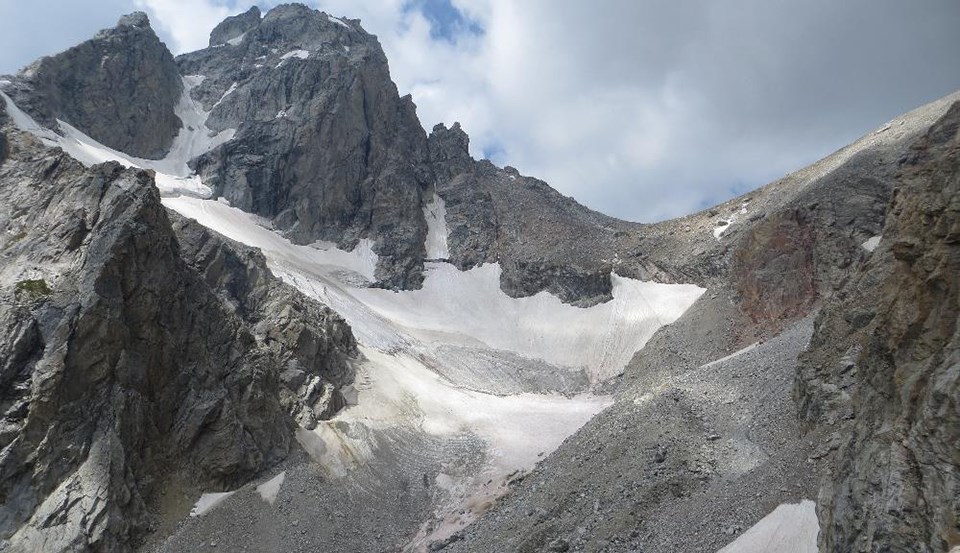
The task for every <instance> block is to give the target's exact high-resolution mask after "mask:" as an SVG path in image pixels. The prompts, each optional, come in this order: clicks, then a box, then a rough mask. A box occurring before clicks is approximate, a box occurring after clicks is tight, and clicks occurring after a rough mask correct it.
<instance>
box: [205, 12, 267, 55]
mask: <svg viewBox="0 0 960 553" xmlns="http://www.w3.org/2000/svg"><path fill="white" fill-rule="evenodd" d="M262 16H263V14H261V13H260V8H258V7H256V6H253V7H252V8H250V9H249V10H247V11H246V12H244V13H241V14H239V15H234V16H231V17H228V18H226V19H224V20H223V21H221V22H220V24H219V25H217V26H216V27H214V28H213V31H211V32H210V46H221V45H224V44H227V43H232V42H236V41H238V40H240V39H242V37H243V35H244V34H246V32H247V31H249V30H250V29H253V28H254V27H256V26H257V25H259V24H260V18H261V17H262Z"/></svg>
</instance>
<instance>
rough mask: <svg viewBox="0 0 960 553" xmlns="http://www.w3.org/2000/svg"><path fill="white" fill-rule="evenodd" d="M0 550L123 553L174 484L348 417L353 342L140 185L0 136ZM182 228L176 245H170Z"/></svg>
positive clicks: (225, 475) (223, 479)
mask: <svg viewBox="0 0 960 553" xmlns="http://www.w3.org/2000/svg"><path fill="white" fill-rule="evenodd" d="M0 135H2V136H4V142H5V143H6V144H7V149H8V154H7V156H6V159H4V160H3V161H2V164H0V200H2V201H0V229H2V231H3V233H2V238H0V255H2V256H3V263H2V265H0V296H2V301H0V328H2V329H3V330H4V332H3V335H2V336H0V359H2V362H0V389H2V390H3V392H2V397H0V410H2V415H0V416H2V419H0V498H2V501H0V504H2V506H0V538H3V539H5V540H8V542H7V545H8V546H9V547H10V548H11V550H13V551H75V550H98V551H116V550H127V549H128V548H129V547H130V546H131V545H132V544H134V543H136V541H137V540H138V539H139V538H140V537H141V536H143V535H144V532H145V531H146V530H147V529H148V528H149V527H150V526H151V524H152V523H151V516H152V515H150V514H148V511H147V508H146V505H147V502H148V501H149V500H150V498H151V497H152V496H153V495H154V494H157V493H160V491H161V490H162V488H163V487H164V485H165V482H167V481H168V479H170V478H174V477H176V478H177V479H179V480H181V481H187V482H188V483H189V484H190V485H193V486H197V487H202V488H204V489H217V488H222V487H225V486H230V485H236V484H238V483H242V482H245V481H246V479H248V478H250V477H251V476H253V475H255V474H257V473H258V472H259V471H261V470H262V469H264V468H266V467H268V466H270V465H271V464H273V463H276V462H277V461H279V460H281V459H283V458H284V457H285V456H286V455H287V453H288V452H289V451H290V448H291V446H292V443H293V431H294V428H295V426H296V422H297V421H299V422H300V423H302V424H305V425H310V424H313V423H315V421H316V420H317V419H318V418H322V417H324V416H328V415H330V414H331V413H332V412H334V411H335V410H336V409H337V408H338V407H339V406H340V405H341V404H342V396H340V394H339V392H338V390H339V388H340V387H341V386H344V385H346V384H348V383H349V382H350V381H351V380H352V369H351V366H350V357H352V356H353V355H355V353H356V349H355V344H354V342H353V337H352V334H351V332H350V329H349V327H347V326H346V324H345V323H344V322H343V321H342V319H340V318H339V317H338V316H336V315H335V314H333V313H332V312H331V311H329V310H328V309H326V308H324V307H322V306H320V305H318V304H316V303H314V302H312V301H309V300H307V299H306V298H305V297H303V296H302V295H301V294H299V292H296V291H294V290H292V289H290V288H288V287H287V286H285V285H282V284H281V283H280V282H279V281H278V280H276V279H275V278H274V277H273V276H272V275H271V274H270V272H269V271H268V270H267V269H266V266H265V264H264V261H263V259H262V257H261V256H260V255H259V253H258V252H255V251H252V250H249V249H248V248H242V247H239V246H238V245H236V244H232V243H230V242H228V241H226V240H224V239H221V238H219V237H218V236H216V235H214V234H212V233H211V232H209V231H207V230H205V229H202V228H199V227H198V226H197V225H196V224H194V223H192V222H187V221H183V220H176V221H175V223H174V224H173V225H171V221H170V218H169V216H168V215H167V212H166V210H165V209H164V208H163V206H162V205H161V203H160V198H159V195H158V192H157V189H156V187H155V186H154V183H153V178H152V174H151V173H149V172H146V171H139V170H129V169H123V168H122V167H121V166H119V165H118V164H115V163H108V164H103V165H98V166H94V167H92V168H90V169H86V168H84V167H83V166H82V165H80V164H79V163H78V162H76V161H74V160H72V159H70V158H68V157H67V156H66V155H65V154H63V153H62V152H60V151H59V150H51V149H48V148H46V147H44V146H42V145H41V144H40V143H39V142H38V141H37V140H36V139H34V138H33V137H32V136H30V135H27V134H26V133H21V132H18V131H15V130H12V129H11V128H10V126H9V125H8V126H4V127H3V128H2V132H0ZM174 227H176V230H177V232H176V233H175V232H174Z"/></svg>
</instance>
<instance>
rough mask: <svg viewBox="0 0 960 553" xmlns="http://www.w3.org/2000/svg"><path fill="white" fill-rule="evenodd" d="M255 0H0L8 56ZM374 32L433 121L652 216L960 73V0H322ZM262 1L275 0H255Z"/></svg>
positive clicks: (904, 107) (594, 197) (20, 59)
mask: <svg viewBox="0 0 960 553" xmlns="http://www.w3.org/2000/svg"><path fill="white" fill-rule="evenodd" d="M254 3H255V2H253V1H251V0H32V1H31V2H29V3H25V2H22V1H20V0H0V74H2V73H10V72H14V71H16V70H17V69H18V68H19V67H21V66H23V65H26V64H27V63H29V62H30V61H32V60H33V59H35V58H37V57H39V56H42V55H48V54H53V53H56V52H58V51H61V50H63V49H65V48H67V47H69V46H71V45H73V44H75V43H78V42H80V41H82V40H85V39H86V38H89V37H90V36H92V35H93V34H94V33H95V32H96V31H97V30H98V29H100V28H104V27H110V26H113V25H114V24H115V23H116V20H117V19H118V18H119V16H120V15H122V14H124V13H128V12H130V11H133V10H138V9H139V10H143V11H145V12H147V13H148V14H149V15H150V18H151V21H152V22H153V26H154V28H155V29H156V30H157V33H158V34H159V35H160V37H161V39H162V40H163V41H164V42H166V44H167V45H168V47H169V48H170V49H171V50H172V51H173V52H174V53H175V54H176V53H182V52H186V51H191V50H195V49H198V48H202V47H204V46H206V44H207V38H208V35H209V32H210V30H211V29H212V28H213V26H214V25H216V23H217V22H219V21H220V20H221V19H223V18H224V17H226V16H227V15H231V14H233V13H238V12H241V11H245V10H246V9H247V8H248V7H249V6H250V5H253V4H254ZM305 3H307V4H309V5H311V6H313V7H316V8H318V9H322V10H324V11H326V12H328V13H330V14H332V15H336V16H346V17H350V18H360V19H361V20H362V24H363V26H364V28H365V29H366V30H367V31H369V32H371V33H373V34H376V35H377V36H378V37H379V39H380V41H381V43H382V44H383V46H384V50H385V51H386V53H387V57H388V59H389V60H390V69H391V75H392V77H393V79H394V81H395V82H396V83H397V86H398V88H399V89H400V93H401V94H406V93H411V94H413V98H414V101H415V102H416V104H417V106H418V113H419V116H420V120H421V122H422V123H423V125H424V127H425V128H426V129H428V130H429V129H431V128H432V127H433V125H434V124H435V123H438V122H444V123H446V124H447V125H450V124H452V123H453V122H455V121H459V122H460V123H461V125H462V126H463V128H464V130H466V131H467V132H468V133H469V134H470V137H471V152H472V153H473V155H474V156H475V157H478V158H482V157H487V158H490V159H491V160H493V161H494V162H495V163H497V164H498V165H512V166H514V167H516V168H517V169H519V170H520V172H521V173H523V174H525V175H530V176H535V177H538V178H542V179H544V180H546V181H547V182H548V183H550V184H551V185H552V186H553V187H554V188H556V189H557V190H559V191H560V192H561V193H563V194H565V195H568V196H572V197H574V198H576V199H577V201H579V202H581V203H583V204H585V205H587V206H588V207H591V208H593V209H596V210H598V211H602V212H604V213H608V214H610V215H614V216H617V217H620V218H624V219H629V220H634V221H643V222H652V221H657V220H662V219H665V218H670V217H675V216H679V215H683V214H686V213H690V212H693V211H697V210H699V209H703V208H706V207H709V206H711V205H713V204H716V203H718V202H720V201H723V200H725V199H728V198H731V197H733V196H736V195H739V194H741V193H744V192H747V191H749V190H751V189H754V188H756V187H758V186H761V185H763V184H765V183H767V182H770V181H772V180H775V179H777V178H779V177H781V176H783V175H785V174H787V173H789V172H790V171H793V170H796V169H799V168H801V167H803V166H805V165H807V164H809V163H812V162H813V161H816V160H817V159H819V158H821V157H823V156H825V155H828V154H829V153H831V152H832V151H834V150H836V149H838V148H840V147H842V146H844V145H845V144H848V143H850V142H852V141H853V140H855V139H856V138H857V137H859V136H861V135H863V134H865V133H867V132H869V131H871V130H872V129H874V128H877V127H880V126H881V125H882V124H883V123H884V122H886V121H888V120H889V119H892V118H893V117H895V116H897V115H899V114H901V113H903V112H906V111H909V110H910V109H913V108H915V107H918V106H920V105H923V104H925V103H927V102H930V101H932V100H935V99H937V98H939V97H942V96H944V95H946V94H949V93H951V92H953V91H955V90H958V89H960V62H958V61H957V52H960V32H958V31H957V29H960V2H957V1H956V0H844V1H843V2H837V1H836V0H804V1H803V2H795V1H788V0H685V1H683V2H678V1H676V0H605V1H603V2H587V1H586V0H579V1H573V0H523V1H517V0H310V1H307V2H305ZM256 4H257V5H259V6H260V7H261V9H269V8H270V7H271V6H273V5H275V4H277V2H273V1H261V2H256Z"/></svg>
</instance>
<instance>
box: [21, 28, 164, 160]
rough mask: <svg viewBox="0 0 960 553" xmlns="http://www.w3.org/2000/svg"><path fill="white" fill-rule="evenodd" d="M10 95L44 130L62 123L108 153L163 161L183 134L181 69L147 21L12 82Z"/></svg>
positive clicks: (47, 61) (100, 37) (40, 64)
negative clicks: (179, 110) (177, 109)
mask: <svg viewBox="0 0 960 553" xmlns="http://www.w3.org/2000/svg"><path fill="white" fill-rule="evenodd" d="M12 80H13V83H12V85H11V86H10V87H9V90H8V93H9V94H10V96H11V97H13V99H14V100H15V101H16V102H17V105H18V106H19V107H20V108H21V109H23V110H24V111H26V112H27V113H29V114H30V115H31V116H33V118H34V119H36V120H37V121H38V122H40V123H41V124H43V125H45V126H47V127H50V128H53V129H56V128H57V125H56V120H57V119H61V120H63V121H66V122H67V123H69V124H71V125H73V126H74V127H76V128H78V129H80V130H81V131H83V132H84V133H86V134H88V135H89V136H91V137H92V138H94V139H95V140H97V141H99V142H100V143H102V144H105V145H106V146H109V147H111V148H114V149H116V150H120V151H122V152H125V153H127V154H130V155H133V156H137V157H142V158H148V159H159V158H161V157H163V156H164V155H165V154H166V153H167V151H168V150H169V148H170V145H171V143H172V142H173V139H174V137H175V136H176V135H177V132H178V131H179V129H180V126H181V124H180V119H179V118H178V117H177V116H176V115H175V113H174V107H175V106H176V105H177V103H178V102H179V101H180V93H181V90H182V89H183V86H182V83H181V79H180V75H179V73H178V72H177V66H176V64H175V63H174V61H173V56H172V55H170V52H169V51H167V48H166V46H164V45H163V43H162V42H160V39H158V38H157V35H156V34H154V32H153V29H151V28H150V21H149V20H148V19H147V16H146V15H145V14H143V13H139V12H138V13H134V14H131V15H127V16H124V17H123V18H122V19H120V22H119V23H118V24H117V26H116V27H115V28H113V29H106V30H103V31H101V32H100V33H99V34H97V36H96V37H94V38H93V39H91V40H88V41H87V42H84V43H82V44H80V45H78V46H75V47H73V48H70V49H69V50H67V51H65V52H63V53H60V54H57V55H55V56H50V57H45V58H41V59H40V60H38V61H37V62H35V63H33V64H32V65H30V66H29V67H27V68H26V69H24V70H23V71H22V72H21V73H19V74H18V75H16V76H15V77H13V78H12Z"/></svg>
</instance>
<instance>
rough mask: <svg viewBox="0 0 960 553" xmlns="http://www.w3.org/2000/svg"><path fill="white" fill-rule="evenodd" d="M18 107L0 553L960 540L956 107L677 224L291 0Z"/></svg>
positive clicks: (36, 78)
mask: <svg viewBox="0 0 960 553" xmlns="http://www.w3.org/2000/svg"><path fill="white" fill-rule="evenodd" d="M0 98H2V101H0V540H2V541H0V551H11V552H18V553H19V552H67V551H94V552H127V551H142V552H163V553H175V552H188V551H230V552H233V551H251V552H254V551H256V552H261V551H262V552H296V551H304V552H306V551H310V552H318V551H327V552H347V553H380V552H391V551H392V552H401V551H402V552H418V551H439V550H443V551H447V552H451V553H455V552H456V553H460V552H463V553H466V552H471V553H490V552H501V551H503V552H510V553H536V552H545V551H552V552H564V551H582V552H590V553H594V552H610V553H614V552H617V553H621V552H623V553H626V552H644V553H653V552H709V553H716V552H718V551H722V552H723V553H760V552H771V551H778V552H784V553H801V552H816V551H821V552H825V553H849V552H880V551H910V552H918V553H919V552H922V553H944V552H947V551H955V549H954V548H956V547H958V546H960V446H958V444H960V319H958V315H960V93H956V94H953V95H951V96H948V97H946V98H943V99H941V100H939V101H936V102H934V103H932V104H929V105H926V106H923V107H920V108H918V109H917V110H915V111H912V112H910V113H907V114H905V115H903V116H901V117H899V118H897V119H895V120H893V121H890V122H888V123H886V124H884V125H882V126H881V127H879V128H878V129H877V130H876V131H875V132H871V133H870V134H868V135H866V136H864V137H863V138H861V139H860V140H858V141H856V142H855V143H853V144H851V145H849V146H847V147H845V148H843V149H841V150H839V151H837V152H835V153H834V154H832V155H830V156H828V157H826V158H824V159H823V160H821V161H819V162H817V163H815V164H813V165H811V166H809V167H807V168H804V169H802V170H800V171H797V172H796V173H793V174H790V175H787V176H785V177H783V178H781V179H778V180H776V181H774V182H771V183H769V184H768V185H766V186H764V187H761V188H759V189H757V190H755V191H753V192H750V193H749V194H746V195H744V196H742V197H738V198H735V199H732V200H730V201H727V202H725V203H723V204H720V205H717V206H715V207H713V208H711V209H708V210H705V211H702V212H700V213H695V214H692V215H688V216H685V217H682V218H680V219H675V220H671V221H666V222H661V223H656V224H639V223H632V222H627V221H622V220H618V219H615V218H612V217H608V216H606V215H603V214H600V213H597V212H594V211H591V210H590V209H587V208H586V207H584V206H582V205H580V204H578V203H577V202H575V201H574V200H573V199H572V198H568V197H565V196H563V195H561V194H560V193H558V192H556V191H555V190H553V189H552V188H550V186H549V185H547V184H546V183H544V182H542V181H540V180H537V179H536V178H533V177H529V176H525V175H521V174H520V173H519V172H518V171H517V170H515V169H513V168H511V167H503V168H501V167H497V166H495V165H494V164H493V163H491V162H489V161H487V160H476V159H473V158H472V157H471V155H470V153H469V138H468V136H467V134H466V133H465V132H464V131H463V130H462V129H461V128H460V126H459V125H458V124H455V125H453V126H452V127H450V128H447V127H446V126H444V125H437V126H435V127H433V129H432V130H431V131H430V132H429V133H427V132H425V130H424V129H423V128H422V127H421V125H420V121H419V119H418V117H417V113H416V106H415V105H414V101H413V99H412V98H411V97H410V96H404V97H400V96H399V94H398V92H397V87H396V86H395V85H394V84H393V82H392V81H391V78H390V74H389V70H388V66H387V59H386V56H385V55H384V52H383V49H382V48H381V46H380V44H379V42H378V41H377V38H376V37H375V36H373V35H371V34H369V33H367V32H366V31H365V30H364V29H363V28H362V27H361V26H360V22H359V21H358V20H352V19H341V18H337V17H333V16H330V15H327V14H326V13H323V12H319V11H315V10H312V9H310V8H307V7H305V6H302V5H298V4H290V5H282V6H278V7H276V8H273V9H272V10H270V11H269V12H267V13H261V12H260V10H258V9H257V8H252V9H251V10H249V11H248V12H246V13H243V14H241V15H237V16H233V17H229V18H227V19H226V20H224V21H223V22H222V23H220V24H219V25H218V26H217V27H216V28H215V29H214V30H213V32H212V33H211V35H210V42H209V47H207V48H205V49H203V50H199V51H196V52H192V53H188V54H184V55H181V56H178V57H174V56H173V55H171V53H170V52H169V51H168V50H167V48H166V46H165V45H164V44H163V43H162V42H161V41H160V40H159V39H158V37H157V35H156V34H155V33H154V31H153V29H152V28H151V25H150V21H149V20H148V18H147V16H146V15H144V14H143V13H134V14H131V15H127V16H125V17H123V18H122V19H120V21H119V23H118V24H117V26H116V27H115V28H112V29H106V30H104V31H101V32H100V33H98V34H97V35H96V36H94V37H93V38H92V39H90V40H88V41H87V42H84V43H82V44H80V45H78V46H75V47H73V48H71V49H69V50H67V51H65V52H63V53H60V54H57V55H55V56H51V57H45V58H42V59H40V60H38V61H36V62H34V63H33V64H31V65H30V66H28V67H26V68H25V69H23V70H22V71H21V72H20V73H18V74H16V75H11V76H6V77H2V78H0Z"/></svg>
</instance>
